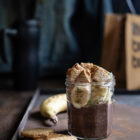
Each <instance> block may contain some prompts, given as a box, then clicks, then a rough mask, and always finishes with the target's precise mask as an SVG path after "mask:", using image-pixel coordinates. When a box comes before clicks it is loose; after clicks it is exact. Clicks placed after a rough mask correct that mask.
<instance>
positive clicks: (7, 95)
mask: <svg viewBox="0 0 140 140" xmlns="http://www.w3.org/2000/svg"><path fill="white" fill-rule="evenodd" d="M39 87H40V88H63V87H64V80H55V79H54V80H46V81H41V82H40V83H39ZM5 89H6V88H4V89H1V90H0V120H1V121H0V140H10V137H11V136H12V134H13V133H14V131H15V130H16V127H17V125H18V123H19V122H20V120H21V118H22V115H23V114H24V111H25V109H26V107H27V105H28V103H29V101H30V99H31V97H32V96H33V94H34V91H32V92H17V91H14V90H12V89H11V90H8V89H7V90H5ZM115 99H116V103H117V104H118V106H117V108H118V109H117V110H116V114H118V117H117V118H116V117H115V118H114V119H115V121H116V124H118V125H117V126H115V129H113V133H112V134H115V135H117V136H118V137H113V136H114V135H111V136H110V137H109V139H108V140H119V139H121V140H126V139H127V140H129V139H131V140H132V139H133V140H139V139H140V117H139V116H140V94H139V95H117V96H115ZM118 122H119V123H118ZM113 127H114V125H113ZM120 130H121V131H120ZM130 134H132V135H130Z"/></svg>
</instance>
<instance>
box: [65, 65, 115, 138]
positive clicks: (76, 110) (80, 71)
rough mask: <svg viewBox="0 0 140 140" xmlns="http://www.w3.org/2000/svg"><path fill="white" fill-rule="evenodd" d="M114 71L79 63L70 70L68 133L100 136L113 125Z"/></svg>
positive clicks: (67, 84) (85, 136) (67, 89)
mask: <svg viewBox="0 0 140 140" xmlns="http://www.w3.org/2000/svg"><path fill="white" fill-rule="evenodd" d="M114 86H115V79H114V76H113V74H112V73H111V72H108V71H107V70H105V69H103V68H101V67H99V66H97V65H94V64H92V63H81V64H78V63H76V64H75V65H74V66H73V67H72V68H70V69H68V71H67V79H66V92H67V99H68V102H67V104H68V132H69V133H70V134H71V135H74V136H77V138H81V139H85V138H86V139H100V138H105V137H107V136H109V135H110V133H111V128H112V111H113V102H112V95H113V92H114Z"/></svg>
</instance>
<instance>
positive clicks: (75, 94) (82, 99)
mask: <svg viewBox="0 0 140 140" xmlns="http://www.w3.org/2000/svg"><path fill="white" fill-rule="evenodd" d="M89 99H90V87H88V86H84V87H83V86H76V87H74V88H73V90H72V91H71V102H72V104H73V106H74V107H75V108H81V107H84V106H85V105H86V104H87V103H88V101H89Z"/></svg>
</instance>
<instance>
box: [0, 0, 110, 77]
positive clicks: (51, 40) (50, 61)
mask: <svg viewBox="0 0 140 140" xmlns="http://www.w3.org/2000/svg"><path fill="white" fill-rule="evenodd" d="M11 1H14V0H6V1H5V2H4V0H3V1H1V2H2V3H1V4H0V17H1V18H2V19H4V20H1V21H0V28H4V27H5V26H7V25H9V24H11V23H13V22H14V21H13V20H16V19H18V18H19V17H18V14H17V12H18V10H15V9H16V8H15V7H14V5H13V3H12V2H11ZM7 3H10V4H11V5H12V7H14V9H12V8H10V9H9V8H5V9H4V7H8V6H6V5H7ZM5 10H6V11H8V13H9V12H10V11H11V12H10V13H11V14H7V15H5V12H4V11H5ZM2 12H3V13H2ZM108 12H112V8H111V0H37V3H36V11H35V18H37V19H39V20H40V21H41V23H42V28H41V37H40V46H39V62H40V75H49V74H54V73H55V74H64V72H65V70H66V69H67V68H68V67H70V66H71V65H73V63H75V62H78V61H91V62H94V63H96V64H98V63H99V59H100V52H101V45H102V32H103V25H104V24H103V23H104V15H105V13H108ZM7 16H10V17H13V18H9V19H10V20H8V18H6V19H5V17H7ZM7 46H8V48H9V52H10V47H9V45H7ZM7 50H8V49H7ZM8 56H9V58H8V60H9V63H8V64H7V66H10V67H11V61H12V58H11V57H10V54H8ZM0 66H1V63H0ZM0 69H1V68H0Z"/></svg>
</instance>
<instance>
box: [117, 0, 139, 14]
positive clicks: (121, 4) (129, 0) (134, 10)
mask: <svg viewBox="0 0 140 140" xmlns="http://www.w3.org/2000/svg"><path fill="white" fill-rule="evenodd" d="M125 2H126V4H127V6H128V8H129V10H130V12H131V13H132V14H137V12H136V9H135V7H134V5H133V2H132V0H122V1H121V2H120V4H119V6H118V8H117V9H118V12H120V11H121V9H122V7H123V5H124V3H125Z"/></svg>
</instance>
